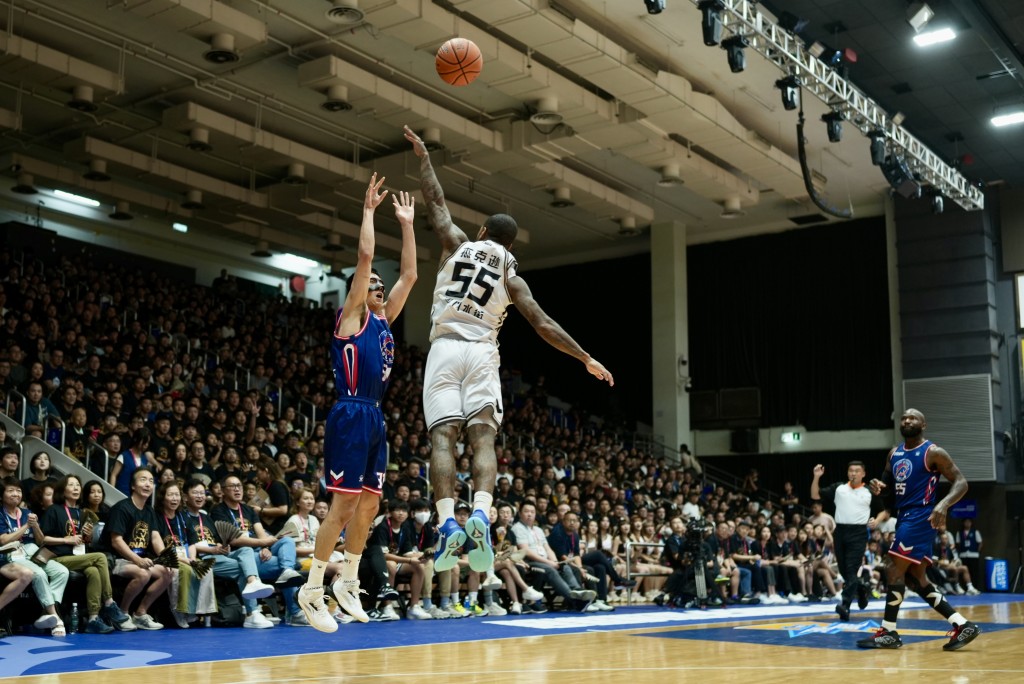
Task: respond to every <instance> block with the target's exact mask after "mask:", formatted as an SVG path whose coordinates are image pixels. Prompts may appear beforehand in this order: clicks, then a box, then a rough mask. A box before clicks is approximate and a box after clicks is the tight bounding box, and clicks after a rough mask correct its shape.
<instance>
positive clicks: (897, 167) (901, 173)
mask: <svg viewBox="0 0 1024 684" xmlns="http://www.w3.org/2000/svg"><path fill="white" fill-rule="evenodd" d="M882 175H883V176H885V180H887V181H889V185H890V186H891V187H892V189H893V192H896V193H898V194H899V195H901V196H902V197H906V198H907V199H912V198H916V197H920V196H921V185H920V184H919V183H918V182H917V181H916V180H915V179H914V174H913V172H911V170H910V166H908V165H907V160H906V159H904V158H903V157H900V156H898V155H895V154H890V155H889V156H888V157H886V158H885V163H884V164H882Z"/></svg>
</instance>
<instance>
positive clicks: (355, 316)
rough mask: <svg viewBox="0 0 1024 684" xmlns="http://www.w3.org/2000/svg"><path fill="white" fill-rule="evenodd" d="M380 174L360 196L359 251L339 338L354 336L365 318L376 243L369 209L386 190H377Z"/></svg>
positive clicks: (382, 196)
mask: <svg viewBox="0 0 1024 684" xmlns="http://www.w3.org/2000/svg"><path fill="white" fill-rule="evenodd" d="M383 184H384V177H383V176H381V179H380V180H377V174H376V172H375V173H374V174H373V176H371V177H370V184H369V185H368V186H367V188H366V197H365V198H364V199H363V223H362V225H361V226H360V228H359V252H358V255H357V257H356V259H357V260H356V272H355V275H354V276H353V277H352V287H350V288H349V291H348V293H347V294H346V295H345V305H344V308H343V309H342V312H341V320H340V321H338V327H337V329H336V330H335V331H334V334H335V335H337V336H339V337H347V336H349V335H355V334H356V333H357V332H359V329H360V328H362V327H363V319H364V318H365V317H366V293H367V292H368V291H369V288H370V269H371V266H372V265H373V250H374V247H375V245H376V242H375V240H374V236H373V212H374V211H376V209H377V205H379V204H380V203H381V202H382V201H383V200H384V197H385V196H386V195H387V194H388V191H387V190H385V191H384V192H380V186H382V185H383Z"/></svg>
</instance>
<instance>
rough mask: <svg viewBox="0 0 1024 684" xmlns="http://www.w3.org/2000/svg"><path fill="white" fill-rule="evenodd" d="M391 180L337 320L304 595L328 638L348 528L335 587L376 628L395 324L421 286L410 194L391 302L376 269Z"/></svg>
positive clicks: (365, 228)
mask: <svg viewBox="0 0 1024 684" xmlns="http://www.w3.org/2000/svg"><path fill="white" fill-rule="evenodd" d="M383 183H384V179H383V178H381V179H380V180H377V174H376V173H375V174H373V177H372V178H371V179H370V185H369V187H367V189H366V198H365V199H364V201H363V222H362V226H361V227H360V229H359V254H358V261H357V263H356V270H355V273H353V274H352V276H351V277H350V278H349V284H348V285H349V286H348V294H347V295H346V297H345V303H344V306H343V307H342V309H341V310H340V311H339V312H338V316H337V319H336V320H335V327H334V338H333V339H332V341H331V361H332V363H333V365H334V384H335V388H336V389H337V390H338V401H337V402H336V403H335V404H334V407H333V408H332V409H331V412H330V413H329V414H328V416H327V434H326V435H325V438H324V471H325V478H326V480H327V489H328V491H330V492H332V501H331V508H330V511H329V512H328V514H327V518H326V519H324V521H323V522H322V523H321V524H320V532H319V533H318V534H317V537H316V550H315V551H314V554H313V561H312V565H311V566H310V569H309V578H308V579H307V580H306V584H305V585H303V587H302V588H301V589H300V590H299V595H298V602H299V606H300V607H301V608H302V612H303V613H305V614H306V618H307V619H308V620H309V624H310V625H312V626H313V627H315V628H316V629H318V630H320V631H321V632H334V631H336V630H337V629H338V624H337V622H335V620H334V618H332V617H331V615H330V614H329V613H328V611H327V607H326V606H325V605H324V586H323V583H324V571H325V570H326V568H327V561H328V559H329V558H330V555H331V552H332V551H333V550H334V546H335V544H336V543H337V541H338V536H339V534H340V533H341V531H342V530H343V529H345V530H347V532H346V534H345V560H344V561H343V563H342V571H341V575H340V577H339V578H338V579H336V580H335V582H334V585H333V587H332V588H333V591H334V596H335V598H336V599H337V600H338V604H339V605H340V606H341V607H342V609H344V610H345V612H347V613H348V614H349V615H351V616H352V617H354V618H355V619H356V620H359V621H360V622H367V621H369V617H368V616H367V615H366V613H365V612H364V611H363V608H362V605H361V602H360V600H359V560H360V559H361V558H362V553H363V549H364V548H365V546H366V537H367V535H368V533H369V530H370V522H371V521H372V520H373V517H374V516H375V515H377V509H378V501H379V499H380V493H381V487H382V485H383V483H384V472H385V470H386V468H387V433H386V429H385V426H384V414H383V413H382V411H381V408H380V402H381V398H382V397H383V396H384V390H385V389H387V385H388V377H389V376H390V374H391V367H392V366H393V365H394V362H395V340H394V338H393V337H392V335H391V328H390V327H389V326H388V322H389V321H393V320H395V319H396V318H397V317H398V314H399V313H400V312H401V311H402V307H403V306H404V305H405V300H406V299H407V298H408V296H409V291H410V290H411V289H412V286H413V283H415V282H416V240H415V237H414V235H413V199H412V197H411V196H410V195H409V194H408V193H405V192H402V193H399V196H392V200H393V201H394V204H395V216H396V217H397V218H398V222H399V223H400V224H401V227H402V256H401V264H400V267H399V275H398V282H396V283H395V286H394V287H393V288H392V290H391V296H390V297H388V298H387V299H385V297H384V292H385V289H384V281H383V280H382V279H381V277H380V274H378V273H377V272H376V271H375V270H374V269H373V268H371V262H372V261H373V250H374V233H373V231H374V228H373V214H374V211H375V210H376V208H377V206H378V205H379V204H380V203H381V202H382V201H383V200H384V197H385V196H386V195H387V194H388V191H387V190H384V191H383V192H381V189H380V188H381V185H383Z"/></svg>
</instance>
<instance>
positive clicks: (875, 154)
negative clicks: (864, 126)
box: [868, 131, 885, 166]
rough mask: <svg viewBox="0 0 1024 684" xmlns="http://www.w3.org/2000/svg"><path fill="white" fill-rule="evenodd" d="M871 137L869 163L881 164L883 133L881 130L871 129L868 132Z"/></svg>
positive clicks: (883, 149)
mask: <svg viewBox="0 0 1024 684" xmlns="http://www.w3.org/2000/svg"><path fill="white" fill-rule="evenodd" d="M868 138H870V139H871V163H872V164H874V165H875V166H881V165H882V164H884V163H885V133H884V132H883V131H871V132H870V133H868Z"/></svg>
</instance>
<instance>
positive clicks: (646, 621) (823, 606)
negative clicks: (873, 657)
mask: <svg viewBox="0 0 1024 684" xmlns="http://www.w3.org/2000/svg"><path fill="white" fill-rule="evenodd" d="M902 607H903V608H928V607H929V606H928V604H927V603H924V602H923V601H904V602H903V606H902ZM884 609H885V601H884V600H883V599H877V600H875V601H871V602H870V603H868V607H867V608H866V609H865V610H884ZM835 612H836V604H834V603H812V604H806V603H798V604H795V605H790V606H761V605H755V606H741V607H732V608H710V609H708V610H688V611H685V612H679V611H669V610H665V611H651V612H644V613H618V612H616V613H610V614H609V613H605V614H604V615H595V614H593V613H588V614H584V615H574V616H572V617H550V618H534V619H531V620H508V619H503V620H484V623H485V624H489V625H498V626H500V627H518V628H520V629H536V630H551V629H578V628H581V627H624V626H636V625H662V624H671V623H678V622H707V621H708V620H714V621H715V622H712V623H710V624H709V625H708V626H710V627H714V626H715V625H716V623H717V622H718V621H720V620H722V621H727V620H763V619H766V618H783V617H803V616H807V615H829V614H832V615H834V614H835Z"/></svg>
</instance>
